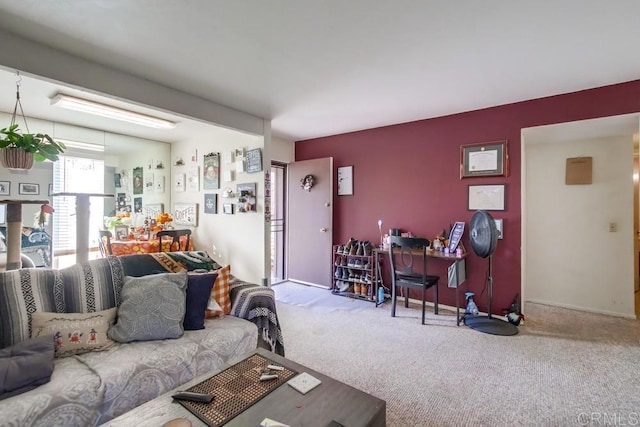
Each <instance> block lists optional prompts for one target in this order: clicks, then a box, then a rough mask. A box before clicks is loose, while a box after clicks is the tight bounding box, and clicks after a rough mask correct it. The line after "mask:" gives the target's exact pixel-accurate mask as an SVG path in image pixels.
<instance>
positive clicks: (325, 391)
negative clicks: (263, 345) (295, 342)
mask: <svg viewBox="0 0 640 427" xmlns="http://www.w3.org/2000/svg"><path fill="white" fill-rule="evenodd" d="M256 353H258V354H260V355H262V356H264V357H266V358H268V359H271V360H273V361H274V362H276V363H278V364H280V365H282V366H285V367H287V368H289V369H292V370H295V371H297V372H300V373H302V372H307V373H309V374H311V375H313V376H314V377H316V378H318V379H319V380H321V381H322V384H320V385H319V386H318V387H316V388H314V389H313V390H311V391H309V392H308V393H307V394H301V393H299V392H298V391H296V390H295V389H294V388H293V387H291V386H289V385H288V384H286V383H285V384H282V385H281V386H280V387H278V388H277V389H275V390H274V391H272V392H271V393H269V394H268V395H266V396H265V397H264V398H262V399H261V400H259V401H258V402H256V403H255V404H254V405H253V406H250V407H249V408H248V409H247V410H245V411H244V412H241V413H240V414H239V415H237V416H236V417H235V418H233V419H231V420H230V421H229V422H228V423H227V424H225V425H226V426H241V427H245V426H259V425H260V422H261V421H262V420H263V419H265V418H271V419H272V420H275V421H279V422H281V423H284V424H287V425H290V426H292V427H293V426H306V427H308V426H319V427H325V426H329V425H331V422H332V421H335V422H337V423H339V424H333V425H335V426H339V425H343V426H348V427H357V426H385V425H386V419H387V414H386V410H387V404H386V402H385V401H384V400H382V399H378V398H377V397H374V396H372V395H370V394H367V393H365V392H363V391H360V390H358V389H356V388H353V387H351V386H349V385H347V384H344V383H342V382H340V381H337V380H334V379H333V378H331V377H328V376H326V375H323V374H321V373H320V372H317V371H314V370H313V369H310V368H307V367H306V366H303V365H301V364H299V363H296V362H293V361H291V360H289V359H286V358H284V357H281V356H278V355H277V354H275V353H271V352H269V351H266V350H263V349H258V350H256ZM247 356H249V355H247ZM216 373H217V372H212V373H209V374H205V375H203V376H201V377H199V378H196V379H194V380H192V381H190V382H188V383H186V384H183V385H182V386H180V387H178V389H176V390H172V391H170V392H168V393H165V394H163V395H162V396H160V397H158V398H156V399H154V400H151V401H149V402H147V403H145V404H143V405H141V406H139V407H137V408H136V409H133V410H131V411H129V412H127V413H125V414H123V415H121V416H119V417H118V418H115V419H113V420H111V421H110V422H108V423H106V424H105V425H106V426H113V427H117V426H122V427H124V426H127V427H128V426H136V427H145V426H148V427H151V426H153V427H159V426H162V424H164V423H166V422H168V421H171V420H173V419H176V418H186V419H188V420H190V421H191V423H192V425H193V426H205V425H206V424H205V423H203V422H202V421H201V420H200V419H199V418H198V417H196V416H195V415H194V414H192V413H191V412H190V411H189V410H187V409H186V408H185V407H184V406H182V405H181V404H180V403H178V402H176V401H174V400H173V399H172V398H171V395H172V394H173V393H175V392H176V391H177V390H186V389H187V388H189V387H191V386H193V385H195V384H198V383H200V382H202V381H204V380H205V379H207V378H209V377H211V376H213V375H215V374H216Z"/></svg>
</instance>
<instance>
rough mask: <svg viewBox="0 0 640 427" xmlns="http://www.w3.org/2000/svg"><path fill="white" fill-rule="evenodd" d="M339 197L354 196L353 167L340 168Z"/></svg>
mask: <svg viewBox="0 0 640 427" xmlns="http://www.w3.org/2000/svg"><path fill="white" fill-rule="evenodd" d="M338 196H353V166H342V167H339V168H338Z"/></svg>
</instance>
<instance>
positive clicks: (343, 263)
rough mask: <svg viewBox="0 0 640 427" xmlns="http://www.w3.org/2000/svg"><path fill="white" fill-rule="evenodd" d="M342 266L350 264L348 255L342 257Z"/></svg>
mask: <svg viewBox="0 0 640 427" xmlns="http://www.w3.org/2000/svg"><path fill="white" fill-rule="evenodd" d="M340 265H341V266H343V267H346V266H348V265H349V263H348V262H347V257H346V256H343V257H342V262H341V263H340Z"/></svg>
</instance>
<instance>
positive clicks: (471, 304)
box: [464, 292, 478, 316]
mask: <svg viewBox="0 0 640 427" xmlns="http://www.w3.org/2000/svg"><path fill="white" fill-rule="evenodd" d="M474 295H475V294H474V293H473V292H465V294H464V296H465V298H466V299H467V308H466V310H465V313H466V314H472V315H474V316H475V315H477V314H478V306H477V305H476V303H475V301H474V300H473V296H474Z"/></svg>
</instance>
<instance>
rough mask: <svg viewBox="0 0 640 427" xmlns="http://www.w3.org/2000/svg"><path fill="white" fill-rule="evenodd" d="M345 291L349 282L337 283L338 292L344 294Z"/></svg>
mask: <svg viewBox="0 0 640 427" xmlns="http://www.w3.org/2000/svg"><path fill="white" fill-rule="evenodd" d="M347 289H349V282H342V281H339V282H338V290H339V291H340V292H345V291H346V290H347Z"/></svg>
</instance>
